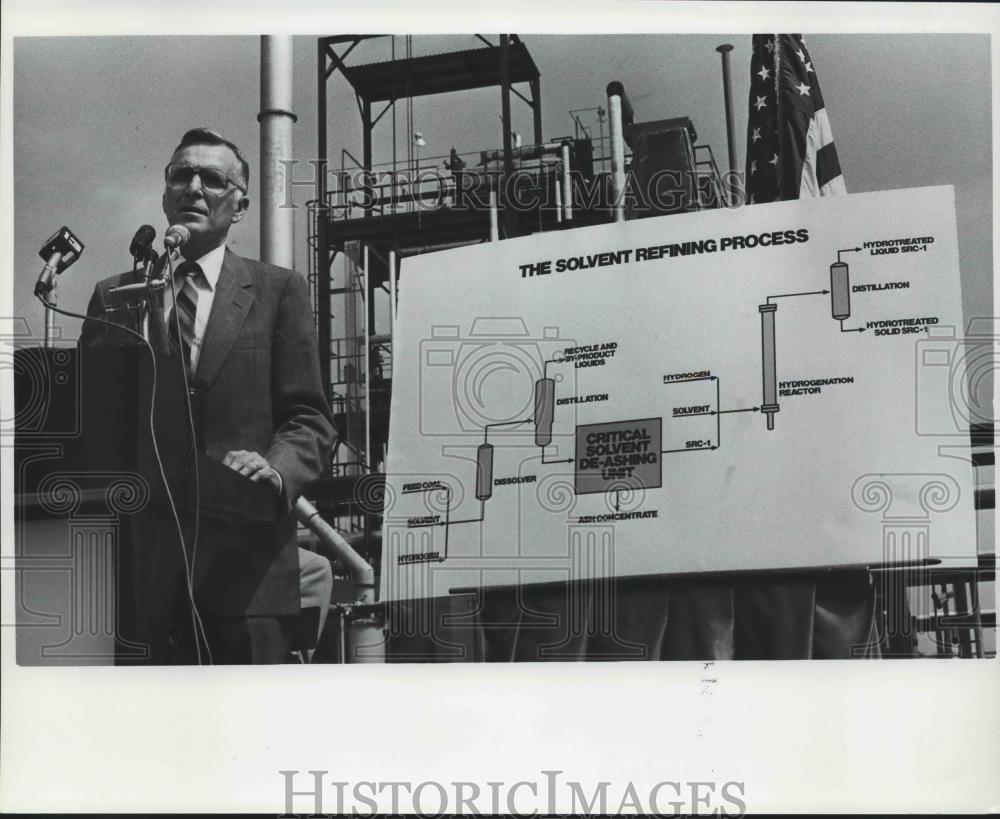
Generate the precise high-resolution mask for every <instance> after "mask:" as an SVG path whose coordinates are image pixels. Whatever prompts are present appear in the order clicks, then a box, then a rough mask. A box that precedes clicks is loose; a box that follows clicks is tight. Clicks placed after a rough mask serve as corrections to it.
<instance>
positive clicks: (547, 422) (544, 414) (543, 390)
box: [535, 378, 556, 446]
mask: <svg viewBox="0 0 1000 819" xmlns="http://www.w3.org/2000/svg"><path fill="white" fill-rule="evenodd" d="M555 403H556V382H555V381H553V380H552V379H551V378H540V379H538V381H536V382H535V443H536V444H537V445H538V446H548V445H549V444H550V443H552V414H553V413H554V412H555Z"/></svg>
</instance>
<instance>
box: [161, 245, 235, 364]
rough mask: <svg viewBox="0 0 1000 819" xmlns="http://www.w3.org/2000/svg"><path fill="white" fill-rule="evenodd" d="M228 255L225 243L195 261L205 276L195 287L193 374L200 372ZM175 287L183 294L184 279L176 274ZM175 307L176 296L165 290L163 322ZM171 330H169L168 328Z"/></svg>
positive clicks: (192, 341) (177, 264) (175, 265)
mask: <svg viewBox="0 0 1000 819" xmlns="http://www.w3.org/2000/svg"><path fill="white" fill-rule="evenodd" d="M225 255H226V245H225V243H223V244H221V245H219V246H218V247H217V248H215V249H214V250H210V251H208V253H206V254H205V255H204V256H202V257H201V258H200V259H195V260H194V261H195V262H196V263H197V264H198V266H199V267H200V268H201V272H202V273H203V274H204V275H203V276H199V277H198V279H197V281H196V283H195V287H196V289H197V290H198V310H197V312H196V313H195V317H194V338H193V339H192V340H191V372H193V373H196V374H197V372H198V359H199V358H200V357H201V344H202V341H204V339H205V328H206V327H207V326H208V317H209V316H210V315H211V313H212V302H214V301H215V290H216V286H217V285H218V284H219V274H220V273H221V272H222V260H223V258H224V257H225ZM182 261H183V260H179V261H177V262H175V263H174V270H175V271H176V270H177V268H179V267H180V266H181V263H182ZM174 287H175V288H176V289H177V292H178V293H180V292H181V288H183V287H184V277H183V276H180V275H178V274H177V273H176V272H175V273H174ZM173 306H174V294H173V293H172V292H171V290H170V288H169V287H166V288H164V290H163V321H164V322H169V321H170V311H171V309H172V308H173ZM168 330H169V328H168Z"/></svg>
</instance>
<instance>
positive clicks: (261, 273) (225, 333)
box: [80, 249, 333, 615]
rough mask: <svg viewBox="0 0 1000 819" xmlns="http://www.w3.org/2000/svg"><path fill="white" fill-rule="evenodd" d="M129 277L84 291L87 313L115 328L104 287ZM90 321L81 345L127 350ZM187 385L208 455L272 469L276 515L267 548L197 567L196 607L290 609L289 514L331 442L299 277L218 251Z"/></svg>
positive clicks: (295, 605) (293, 609) (126, 340)
mask: <svg viewBox="0 0 1000 819" xmlns="http://www.w3.org/2000/svg"><path fill="white" fill-rule="evenodd" d="M130 281H132V274H131V273H126V274H122V275H120V276H113V277H111V278H110V279H105V280H104V281H102V282H100V283H99V284H98V285H97V287H96V288H95V290H94V295H93V297H92V298H91V301H90V305H89V307H88V311H87V313H88V315H90V316H95V317H103V318H106V319H108V320H110V321H113V322H115V323H117V324H120V325H126V326H131V325H130V322H131V323H134V317H133V313H132V311H123V310H117V311H111V312H109V311H108V308H109V307H110V306H111V304H112V300H111V298H110V297H109V296H108V292H107V291H108V289H109V288H110V287H114V286H115V285H117V284H121V283H126V282H130ZM135 343H137V342H136V339H135V338H134V337H133V336H131V335H129V334H127V333H123V332H120V331H116V330H115V329H114V328H109V327H107V326H106V325H103V324H99V323H98V322H85V323H84V325H83V332H82V334H81V336H80V345H81V346H82V347H88V346H100V345H107V344H135ZM195 381H196V382H198V383H199V384H200V386H201V389H202V390H203V397H202V408H203V430H204V440H205V447H206V450H207V453H208V455H210V456H212V457H214V458H217V459H219V460H221V459H222V458H223V457H225V454H226V453H227V452H229V451H230V450H236V449H248V450H253V451H256V452H259V453H260V454H262V455H263V456H264V457H265V458H267V461H268V463H270V464H271V466H273V467H274V468H275V469H276V470H277V471H278V472H279V473H281V477H282V480H283V482H284V492H285V494H284V509H283V512H284V516H283V519H282V520H281V522H280V523H279V537H278V542H276V543H275V544H274V548H273V549H261V548H254V549H220V550H218V551H217V552H216V553H215V554H214V555H213V557H212V558H211V560H210V565H208V566H207V567H203V568H204V569H205V573H204V574H202V573H201V572H196V576H200V579H199V581H198V585H197V588H196V594H197V598H198V602H199V606H200V607H201V608H202V609H203V610H205V611H209V612H215V613H217V614H224V615H239V614H250V615H265V614H266V615H286V614H297V613H298V611H299V576H298V552H297V548H296V539H295V520H294V517H293V515H292V508H293V504H294V502H295V500H296V499H297V497H298V495H299V494H300V493H301V491H302V489H303V488H304V487H305V486H306V485H307V484H308V483H310V482H311V481H313V480H315V479H316V478H318V477H319V476H320V475H321V473H322V472H323V470H324V468H325V467H326V464H327V461H328V458H329V453H330V447H331V444H332V440H333V426H332V423H331V417H330V409H329V406H328V405H327V402H326V399H325V398H324V395H323V389H322V385H321V383H320V371H319V360H318V349H317V343H316V334H315V332H314V329H313V322H312V308H311V305H310V300H309V289H308V285H307V283H306V280H305V278H304V277H302V276H301V275H299V274H297V273H295V272H294V271H291V270H286V269H284V268H280V267H274V266H273V265H268V264H263V263H261V262H256V261H252V260H250V259H244V258H241V257H240V256H237V255H236V254H234V253H232V252H231V251H229V250H228V249H227V250H226V254H225V258H224V260H223V264H222V271H221V274H220V276H219V281H218V284H217V289H216V292H215V299H214V301H213V303H212V312H211V314H210V316H209V320H208V325H207V327H206V329H205V337H204V339H203V342H202V349H201V355H200V357H199V361H198V369H197V371H196V373H195Z"/></svg>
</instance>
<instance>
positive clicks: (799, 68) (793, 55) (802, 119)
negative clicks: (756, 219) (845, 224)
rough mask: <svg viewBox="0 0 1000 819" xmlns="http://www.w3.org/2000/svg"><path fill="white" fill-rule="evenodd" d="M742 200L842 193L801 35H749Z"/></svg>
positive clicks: (837, 163) (827, 125) (829, 134)
mask: <svg viewBox="0 0 1000 819" xmlns="http://www.w3.org/2000/svg"><path fill="white" fill-rule="evenodd" d="M750 75H751V76H750V118H749V121H748V123H747V169H746V180H747V202H748V204H751V205H752V204H759V203H761V202H774V201H776V200H782V199H798V198H800V197H803V196H831V195H833V194H838V193H847V187H846V186H845V185H844V177H843V176H842V175H841V172H840V161H839V160H838V159H837V148H836V146H835V145H834V144H833V133H832V132H831V131H830V120H829V119H828V118H827V115H826V108H825V107H824V105H823V95H822V94H821V93H820V90H819V82H818V81H817V79H816V71H815V70H814V69H813V64H812V59H811V58H810V57H809V52H808V51H807V50H806V43H805V40H804V39H803V38H802V35H801V34H754V35H753V56H752V57H751V58H750Z"/></svg>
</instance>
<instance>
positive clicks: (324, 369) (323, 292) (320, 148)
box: [316, 40, 333, 399]
mask: <svg viewBox="0 0 1000 819" xmlns="http://www.w3.org/2000/svg"><path fill="white" fill-rule="evenodd" d="M326 67H327V46H326V44H325V43H324V42H323V41H322V40H320V42H319V58H318V60H317V65H316V94H317V101H316V103H317V104H316V112H317V120H318V121H317V124H316V134H317V137H316V138H317V142H318V145H317V151H316V156H317V158H318V159H319V167H318V168H317V169H316V202H317V207H318V208H319V212H318V213H317V214H316V234H317V235H316V321H317V324H318V325H319V326H318V327H317V328H316V335H317V336H318V337H319V370H320V377H321V378H322V383H323V393H324V395H326V396H327V399H329V398H330V397H331V396H330V394H329V393H330V384H331V383H332V381H333V379H332V377H331V376H332V373H331V372H330V354H331V350H330V347H331V344H330V322H331V321H332V318H333V317H332V315H331V312H332V311H331V310H330V265H331V263H332V261H331V259H330V240H329V237H328V233H327V220H328V219H329V212H328V211H327V209H326V167H327V144H326V138H327V135H326V78H327V77H328V76H329V75H328V74H327V70H326Z"/></svg>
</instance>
